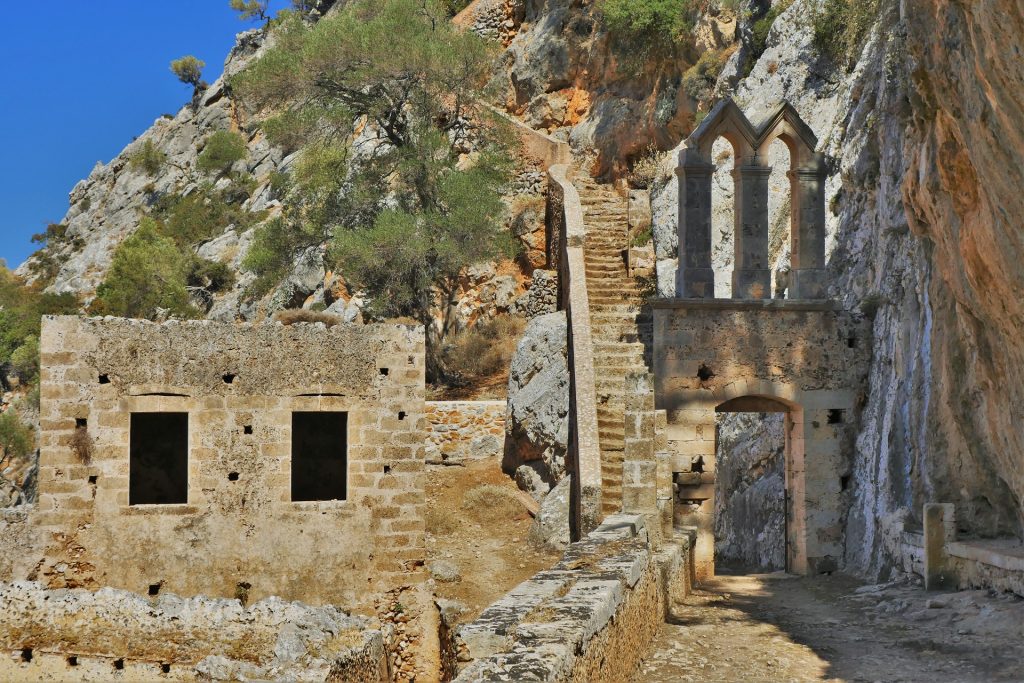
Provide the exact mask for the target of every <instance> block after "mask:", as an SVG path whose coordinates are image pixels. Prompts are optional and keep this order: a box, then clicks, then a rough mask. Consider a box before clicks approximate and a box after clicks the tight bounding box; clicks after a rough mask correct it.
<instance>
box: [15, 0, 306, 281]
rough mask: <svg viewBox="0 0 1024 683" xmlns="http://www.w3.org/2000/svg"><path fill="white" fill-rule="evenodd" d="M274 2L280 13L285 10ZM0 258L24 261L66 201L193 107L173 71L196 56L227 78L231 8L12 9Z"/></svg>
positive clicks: (131, 0) (128, 3) (18, 5)
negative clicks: (159, 126)
mask: <svg viewBox="0 0 1024 683" xmlns="http://www.w3.org/2000/svg"><path fill="white" fill-rule="evenodd" d="M288 4H289V3H288V2H287V0H275V1H274V2H272V4H271V7H272V8H277V9H279V8H281V7H284V6H287V5H288ZM3 14H4V22H5V25H6V26H7V30H6V31H5V32H4V33H5V35H4V39H3V40H2V41H0V64H3V65H5V69H4V71H5V73H4V79H3V92H4V97H3V103H2V105H0V154H2V159H0V207H2V208H0V258H2V259H4V260H5V261H7V264H8V265H9V266H11V267H15V266H17V265H18V264H19V263H21V262H22V261H24V260H25V257H27V256H28V255H29V254H30V253H31V252H32V251H33V247H34V245H32V244H31V243H30V241H29V238H30V237H31V235H32V234H33V233H36V232H41V231H42V230H43V228H44V227H45V226H46V225H47V224H48V223H55V222H57V221H59V220H61V218H63V217H64V214H65V212H66V211H67V208H68V192H70V191H71V188H72V187H74V185H75V183H77V182H78V181H79V180H81V179H82V178H84V177H86V176H87V175H89V171H91V170H92V167H93V166H94V165H95V164H96V162H97V161H103V162H104V163H105V162H107V161H110V160H111V159H112V158H113V157H115V156H117V154H118V153H119V152H120V151H121V150H122V149H123V148H124V147H125V146H126V145H127V144H128V143H129V142H131V140H132V138H134V137H136V136H138V135H140V134H141V133H142V132H143V131H145V130H146V129H147V128H148V127H149V126H150V125H151V124H152V123H153V121H154V120H155V119H156V118H157V117H159V116H160V115H161V114H163V113H165V112H167V113H174V112H177V111H178V109H180V108H181V106H182V105H183V104H184V103H185V102H186V101H187V100H188V98H189V96H190V94H191V93H190V92H189V88H188V86H185V85H183V84H181V83H179V82H178V81H177V79H176V78H175V77H174V75H173V74H172V73H171V72H170V70H169V66H168V65H169V64H170V61H171V60H172V59H176V58H177V57H180V56H182V55H185V54H194V55H196V56H197V57H199V58H200V59H202V60H203V61H205V62H206V69H205V70H204V72H203V77H204V78H205V79H206V80H207V81H210V82H212V81H213V80H214V79H215V78H216V77H217V76H219V75H220V73H221V70H222V68H223V64H224V58H225V57H226V56H227V54H228V51H229V50H230V49H231V46H232V45H234V37H235V34H236V33H237V32H239V31H241V30H244V29H246V28H251V27H254V26H255V25H256V24H255V23H254V22H242V21H240V20H239V19H238V15H237V14H236V13H235V12H233V11H232V10H231V8H230V7H228V0H166V1H163V2H161V1H158V0H143V1H142V2H140V1H139V0H93V1H92V2H82V1H81V0H49V2H12V3H9V4H7V5H5V7H4V12H3Z"/></svg>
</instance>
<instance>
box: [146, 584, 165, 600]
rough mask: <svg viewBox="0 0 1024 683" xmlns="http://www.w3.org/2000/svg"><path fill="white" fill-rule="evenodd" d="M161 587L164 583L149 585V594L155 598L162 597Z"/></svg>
mask: <svg viewBox="0 0 1024 683" xmlns="http://www.w3.org/2000/svg"><path fill="white" fill-rule="evenodd" d="M161 586H163V584H162V583H151V584H149V594H150V595H152V596H154V597H155V596H157V595H160V587H161Z"/></svg>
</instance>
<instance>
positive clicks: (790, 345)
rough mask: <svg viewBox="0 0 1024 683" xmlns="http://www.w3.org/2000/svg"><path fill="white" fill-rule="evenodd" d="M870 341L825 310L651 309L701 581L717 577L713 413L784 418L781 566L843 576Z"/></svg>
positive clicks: (659, 394) (858, 326) (682, 500)
mask: <svg viewBox="0 0 1024 683" xmlns="http://www.w3.org/2000/svg"><path fill="white" fill-rule="evenodd" d="M870 339H871V336H870V333H869V331H868V327H867V323H866V321H865V320H863V319H861V318H858V317H856V316H854V315H852V314H850V313H847V312H843V311H840V310H838V309H837V308H836V307H835V306H834V305H832V304H831V303H829V302H801V301H790V300H766V301H739V300H728V299H724V300H723V299H710V300H699V301H698V300H692V299H675V300H658V301H655V302H654V375H655V393H656V403H657V406H658V408H660V409H664V410H665V411H666V413H667V423H668V424H667V432H668V441H669V444H668V450H669V452H670V453H671V459H672V464H671V471H672V473H673V476H674V479H675V484H676V487H677V489H678V498H677V505H676V509H675V518H676V524H677V526H681V527H688V528H691V529H693V530H695V531H696V533H697V540H696V544H695V548H694V554H695V557H696V566H697V574H698V577H700V576H709V575H711V574H713V573H714V488H715V454H716V443H717V434H716V419H715V415H716V412H784V413H786V430H785V431H786V489H787V492H788V495H789V500H790V504H791V507H790V512H789V519H788V538H787V541H788V549H789V551H788V553H789V554H788V557H787V565H788V568H789V569H790V570H791V571H794V572H797V573H816V572H826V571H833V570H835V569H837V568H838V564H839V562H840V560H841V557H842V544H843V528H844V521H845V514H846V508H847V507H848V500H847V497H848V493H847V488H848V483H849V477H850V473H851V469H852V461H853V457H852V456H853V449H854V447H855V437H856V424H857V421H858V419H859V416H858V410H859V405H860V399H861V397H863V395H864V392H865V389H866V387H865V380H866V376H867V367H868V359H869V351H870V349H869V347H870Z"/></svg>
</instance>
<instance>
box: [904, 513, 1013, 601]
mask: <svg viewBox="0 0 1024 683" xmlns="http://www.w3.org/2000/svg"><path fill="white" fill-rule="evenodd" d="M918 543H920V549H918V548H917V547H916V546H917V544H918ZM903 545H904V549H903V556H904V558H905V559H904V562H905V563H907V564H908V565H909V566H910V570H911V571H914V572H915V573H917V571H918V568H920V569H919V571H920V573H921V574H922V575H923V577H924V584H925V588H926V589H928V590H948V589H956V590H962V589H966V588H988V589H992V590H997V591H1006V592H1011V593H1016V594H1017V595H1020V596H1022V597H1024V545H1022V544H1021V543H1020V541H1019V540H1017V539H1016V538H991V539H966V538H964V539H961V538H958V537H957V525H956V508H955V506H954V505H953V504H951V503H926V504H925V506H924V533H922V534H913V533H905V534H904V536H903ZM916 557H920V558H921V563H920V564H917V563H916V562H914V560H915V559H916ZM908 558H909V560H910V562H908V561H907V559H908Z"/></svg>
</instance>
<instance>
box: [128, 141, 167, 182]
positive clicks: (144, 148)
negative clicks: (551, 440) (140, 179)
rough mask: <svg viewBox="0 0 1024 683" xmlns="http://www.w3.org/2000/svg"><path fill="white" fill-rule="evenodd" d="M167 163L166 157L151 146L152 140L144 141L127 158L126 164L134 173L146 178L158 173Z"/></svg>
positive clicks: (154, 146) (155, 147)
mask: <svg viewBox="0 0 1024 683" xmlns="http://www.w3.org/2000/svg"><path fill="white" fill-rule="evenodd" d="M166 162H167V155H166V154H164V153H163V152H162V151H160V149H159V148H158V147H157V146H156V145H155V144H153V141H152V140H146V141H145V142H143V143H142V144H141V145H139V147H138V148H137V149H136V150H135V151H134V152H132V153H131V156H129V157H128V164H129V165H130V166H131V167H132V168H133V169H135V170H136V171H141V172H142V173H145V174H146V175H148V176H154V175H156V174H157V173H159V172H160V169H161V168H163V166H164V164H165V163H166Z"/></svg>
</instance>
